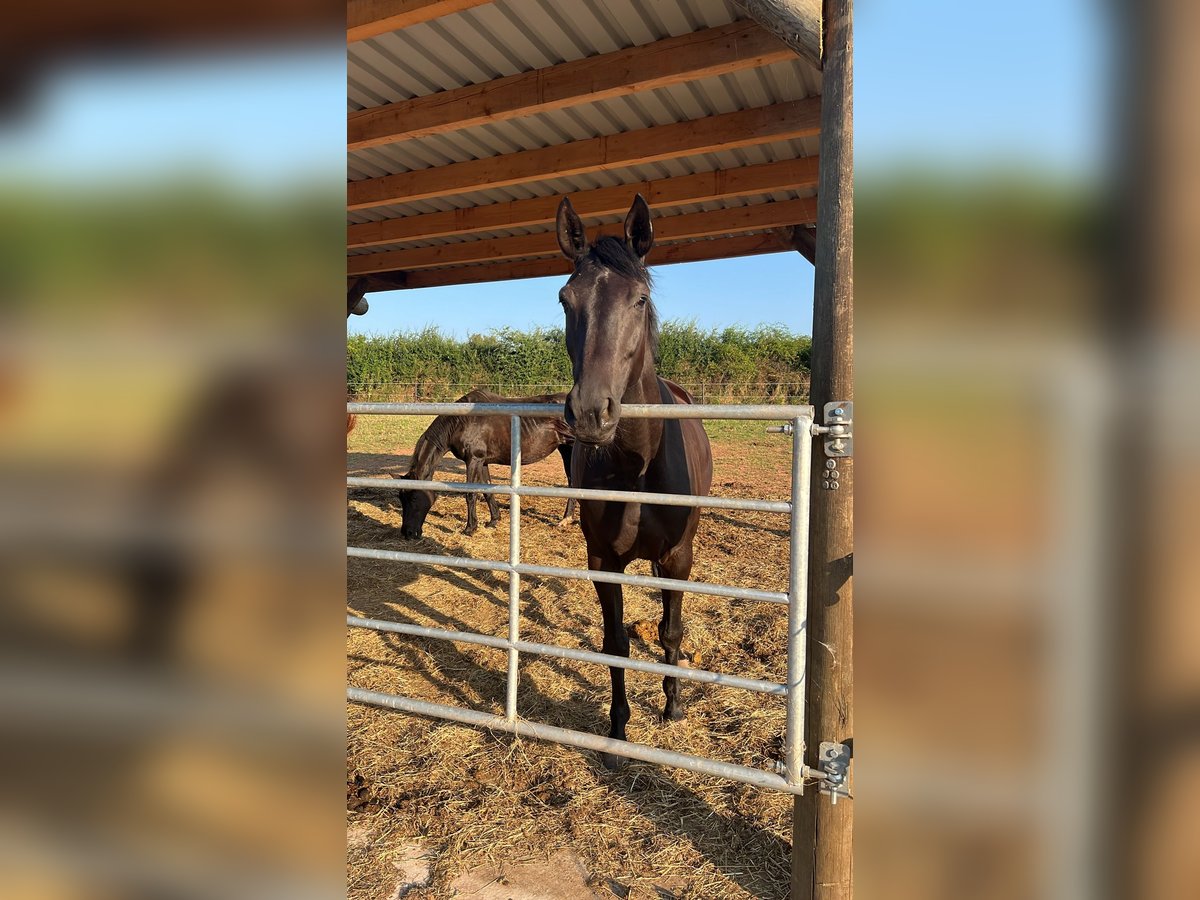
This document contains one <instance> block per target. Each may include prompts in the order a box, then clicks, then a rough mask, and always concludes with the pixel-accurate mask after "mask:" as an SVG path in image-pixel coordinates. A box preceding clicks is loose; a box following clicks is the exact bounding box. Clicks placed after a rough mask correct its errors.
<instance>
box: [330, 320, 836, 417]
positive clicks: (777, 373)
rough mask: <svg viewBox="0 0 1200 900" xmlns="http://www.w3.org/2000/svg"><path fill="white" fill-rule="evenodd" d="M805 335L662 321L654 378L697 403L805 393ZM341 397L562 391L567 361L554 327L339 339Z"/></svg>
mask: <svg viewBox="0 0 1200 900" xmlns="http://www.w3.org/2000/svg"><path fill="white" fill-rule="evenodd" d="M811 348H812V341H811V339H810V338H809V337H808V336H807V335H798V334H793V333H792V332H791V331H789V330H788V329H786V328H784V327H782V326H779V325H760V326H758V327H756V328H742V327H732V328H725V329H721V330H717V329H713V330H708V331H706V330H704V329H701V328H698V327H697V326H696V324H695V323H694V322H680V321H672V322H667V323H665V324H664V325H663V327H662V332H661V337H660V339H659V365H658V371H659V374H660V375H663V376H664V377H666V378H670V379H672V380H673V381H677V382H679V383H680V384H682V385H684V386H685V387H687V388H688V389H689V390H691V391H692V393H693V394H695V395H696V396H697V398H698V399H704V400H709V401H719V400H745V399H756V400H779V401H780V402H789V401H790V402H794V401H796V400H803V399H806V397H807V393H808V362H809V354H810V352H811ZM346 381H347V386H348V388H349V392H350V394H351V395H353V396H355V397H357V398H359V399H364V400H365V399H372V400H382V399H389V400H408V399H420V400H444V399H453V398H454V397H457V396H460V395H461V394H463V393H465V392H466V391H467V390H469V389H470V388H472V387H486V388H488V389H490V390H494V391H497V392H498V393H502V394H509V395H518V394H532V393H542V392H548V391H554V390H566V389H567V388H569V387H570V385H571V364H570V360H568V358H567V352H566V348H565V347H564V345H563V333H562V329H557V328H555V329H541V328H539V329H534V330H532V331H517V330H515V329H511V328H504V329H500V330H497V331H492V332H490V333H489V334H486V335H472V336H471V337H470V338H468V339H467V340H465V341H463V340H457V339H454V338H451V337H447V336H446V335H445V334H442V333H441V332H440V331H438V330H437V329H435V328H427V329H425V330H424V331H418V332H407V333H399V334H394V335H390V336H378V335H372V336H365V335H354V336H351V337H350V338H349V339H348V340H347V343H346Z"/></svg>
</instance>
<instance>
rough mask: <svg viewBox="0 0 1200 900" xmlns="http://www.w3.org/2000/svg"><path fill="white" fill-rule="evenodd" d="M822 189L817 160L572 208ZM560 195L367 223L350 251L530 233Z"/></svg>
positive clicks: (677, 181) (582, 198)
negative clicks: (513, 231) (492, 233)
mask: <svg viewBox="0 0 1200 900" xmlns="http://www.w3.org/2000/svg"><path fill="white" fill-rule="evenodd" d="M816 186H817V158H816V157H815V156H809V157H805V158H803V159H785V160H781V161H780V162H772V163H761V164H759V165H755V166H743V167H742V168H738V169H718V170H716V171H715V172H700V173H698V174H695V175H678V176H676V177H674V178H663V179H660V180H658V181H640V182H637V183H636V184H622V185H617V186H616V187H607V188H597V189H595V190H591V191H580V192H578V193H575V194H572V195H571V204H572V205H573V206H574V207H575V211H576V212H577V213H579V215H580V216H582V217H583V218H584V219H588V218H595V217H597V216H615V215H624V214H625V212H626V211H627V210H628V209H629V202H630V200H631V199H632V198H633V196H634V194H638V193H640V194H641V195H642V196H643V197H645V198H646V202H647V203H649V204H650V206H651V207H652V208H654V209H661V208H663V207H669V206H680V205H683V204H685V203H705V202H707V201H710V200H724V199H727V198H729V197H746V196H750V195H753V194H767V193H771V192H773V191H795V190H803V189H807V188H814V187H816ZM559 199H560V198H559V196H558V195H557V194H555V195H553V196H551V197H534V198H532V199H530V200H512V201H510V202H508V203H492V204H488V205H486V206H472V207H468V208H466V209H452V210H447V211H446V212H436V213H426V214H424V215H419V216H405V217H404V218H401V219H384V220H383V221H382V222H363V223H361V224H359V225H350V226H349V227H348V228H347V229H346V237H347V242H346V244H347V246H348V247H352V248H355V247H377V246H379V245H381V244H399V243H401V242H403V241H415V240H426V239H429V238H439V237H447V236H449V235H466V234H472V233H479V232H482V231H495V230H497V229H501V228H530V227H535V226H538V225H548V224H550V223H551V222H553V221H554V215H555V212H556V211H557V210H558V201H559Z"/></svg>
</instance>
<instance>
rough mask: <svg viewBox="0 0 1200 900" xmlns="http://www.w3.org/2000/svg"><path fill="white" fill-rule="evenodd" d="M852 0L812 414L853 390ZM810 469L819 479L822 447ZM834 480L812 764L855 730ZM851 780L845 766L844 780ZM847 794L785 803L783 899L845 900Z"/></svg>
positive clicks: (850, 519)
mask: <svg viewBox="0 0 1200 900" xmlns="http://www.w3.org/2000/svg"><path fill="white" fill-rule="evenodd" d="M852 20H853V0H825V2H824V16H823V21H822V28H823V31H824V42H823V48H822V56H823V57H824V60H823V63H824V65H823V70H822V75H821V84H822V93H821V137H820V159H821V162H820V174H819V184H818V188H817V233H816V259H815V265H816V282H815V285H814V290H813V342H812V362H811V366H810V389H809V398H810V399H809V402H810V403H811V405H812V406H813V408H814V409H815V411H816V415H818V416H820V415H821V413H822V409H823V407H824V405H825V404H826V403H827V402H829V401H831V400H852V399H853V391H854V380H853V378H854V375H853V357H854V329H853V309H854V194H853V177H854V176H853V161H854V150H853V122H854V114H853V104H852V96H853V90H854V88H853V85H854V68H853V59H852V57H853V48H854V40H853V28H852V24H853V22H852ZM813 456H814V460H813V470H812V472H811V477H812V478H813V480H814V483H818V484H819V483H820V481H819V476H818V471H817V469H818V467H820V466H823V465H824V460H823V459H822V457H821V454H813ZM839 462H840V464H839V467H838V468H839V469H840V470H841V475H840V477H839V479H838V481H839V489H838V490H836V491H835V490H823V489H818V490H814V491H813V492H812V505H811V529H812V531H811V538H810V546H811V555H810V557H809V558H810V565H809V593H808V597H809V607H808V608H809V620H808V625H809V628H808V641H809V643H808V650H809V654H808V661H809V668H808V678H807V682H808V688H807V697H808V708H807V715H806V718H805V742H806V744H807V746H806V748H805V750H806V754H807V757H808V762H809V765H811V766H816V765H817V759H816V751H817V746H818V744H819V743H820V742H821V741H838V742H843V743H846V742H850V741H852V739H853V738H852V736H853V733H854V681H853V678H854V661H853V657H852V653H853V649H854V630H853V628H854V599H853V597H854V595H853V579H852V574H851V569H852V564H853V559H854V556H853V553H854V507H853V497H854V477H853V476H854V461H853V460H852V459H843V460H840V461H839ZM845 787H846V788H847V789H848V790H852V789H853V766H851V770H850V773H849V775H848V780H847V781H846V783H845ZM853 822H854V803H853V802H849V801H846V802H842V803H838V804H837V805H833V804H831V803H830V800H829V798H828V797H827V796H826V795H824V794H822V793H821V792H820V791H817V790H810V791H807V792H806V793H805V794H804V795H803V796H802V797H800V798H798V799H797V800H796V802H795V804H794V806H793V818H792V900H817V898H820V900H850V898H851V897H852V895H853V855H852V849H853V848H852V838H853Z"/></svg>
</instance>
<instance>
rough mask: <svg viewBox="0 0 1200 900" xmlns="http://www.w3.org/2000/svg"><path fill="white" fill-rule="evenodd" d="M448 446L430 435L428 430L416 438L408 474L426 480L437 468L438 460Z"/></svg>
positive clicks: (447, 449) (444, 453)
mask: <svg viewBox="0 0 1200 900" xmlns="http://www.w3.org/2000/svg"><path fill="white" fill-rule="evenodd" d="M449 449H450V447H449V444H448V443H443V442H441V441H439V440H437V439H436V438H433V437H430V434H429V431H426V432H425V433H424V434H423V435H421V436H420V437H419V438H417V446H416V447H414V448H413V458H412V465H411V466H409V469H408V474H410V475H411V476H412V477H413V478H416V479H418V480H420V481H428V480H429V478H430V476H432V475H433V470H434V469H436V468H437V464H438V461H439V460H440V459H441V458H442V457H443V456H445V455H446V453H447V452H448V451H449Z"/></svg>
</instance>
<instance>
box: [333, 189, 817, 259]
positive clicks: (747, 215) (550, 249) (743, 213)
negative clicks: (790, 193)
mask: <svg viewBox="0 0 1200 900" xmlns="http://www.w3.org/2000/svg"><path fill="white" fill-rule="evenodd" d="M816 218H817V201H816V198H815V197H806V198H804V199H801V200H783V201H781V202H778V203H759V204H755V205H754V206H740V207H734V208H732V209H717V210H712V211H710V212H699V213H690V214H688V215H683V216H662V217H659V218H657V219H655V220H654V236H655V238H656V239H657V240H660V241H672V240H682V239H687V238H697V237H715V236H717V235H722V234H735V233H737V232H739V231H760V230H762V229H764V228H779V227H782V226H784V225H790V224H791V223H794V222H815V221H816ZM604 231H605V232H607V233H609V234H614V235H619V234H620V233H621V227H620V226H619V225H614V226H612V227H611V228H608V229H604ZM789 238H790V232H789ZM789 245H790V240H789ZM560 252H561V251H560V250H559V248H558V238H557V237H556V235H555V233H554V232H553V231H542V232H539V233H537V234H523V235H518V236H516V237H505V238H494V239H491V240H482V241H466V242H463V243H457V244H441V245H439V246H436V247H413V248H411V249H404V250H389V251H387V252H385V253H366V254H361V255H358V256H351V257H350V258H349V259H348V260H347V261H346V270H347V272H348V273H349V274H350V275H365V274H368V273H371V272H391V271H396V270H398V269H399V270H404V271H410V272H411V271H412V270H414V269H429V268H434V267H437V266H447V265H461V264H465V263H477V262H499V261H501V260H505V259H521V258H524V257H528V256H557V255H558V254H559V253H560Z"/></svg>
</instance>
